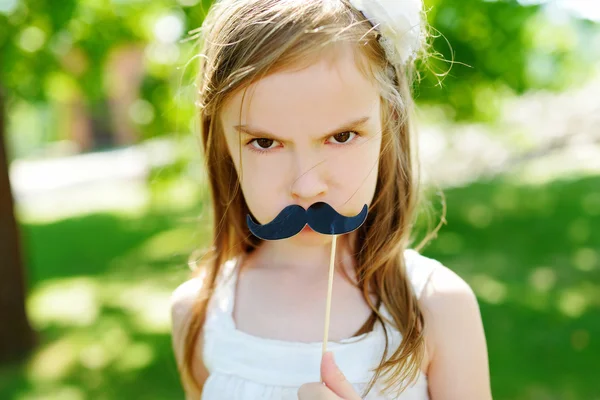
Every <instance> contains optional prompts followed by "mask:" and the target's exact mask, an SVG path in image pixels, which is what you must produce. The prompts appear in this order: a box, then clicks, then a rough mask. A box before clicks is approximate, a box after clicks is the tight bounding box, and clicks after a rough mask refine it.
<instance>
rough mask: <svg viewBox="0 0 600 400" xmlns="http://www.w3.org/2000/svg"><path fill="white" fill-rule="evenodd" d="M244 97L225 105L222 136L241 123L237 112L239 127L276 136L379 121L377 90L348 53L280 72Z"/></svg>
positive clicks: (266, 78)
mask: <svg viewBox="0 0 600 400" xmlns="http://www.w3.org/2000/svg"><path fill="white" fill-rule="evenodd" d="M245 91H246V92H245V96H244V90H240V91H239V92H238V93H235V94H234V95H233V96H232V97H231V98H230V99H229V101H227V102H226V103H225V104H224V107H223V109H222V118H223V121H224V123H225V129H226V130H227V129H228V127H231V126H233V125H238V124H239V123H240V111H241V124H242V125H248V126H252V127H256V128H257V129H263V130H266V131H271V132H272V131H277V132H280V133H283V132H286V131H289V130H290V128H291V127H297V128H298V129H302V130H304V131H307V130H311V128H314V129H315V131H316V132H319V131H323V130H327V129H333V128H335V127H337V126H339V124H340V122H347V121H351V120H356V119H358V118H362V117H365V116H371V117H375V116H378V115H379V103H380V94H379V89H378V86H377V85H376V84H375V83H374V81H373V80H370V79H368V78H367V77H366V76H365V75H364V73H363V72H362V71H361V70H360V69H359V67H358V65H357V62H356V60H355V56H354V54H353V53H352V52H350V51H346V52H340V53H339V55H336V56H335V57H331V56H327V55H324V56H323V57H319V58H317V59H316V60H315V62H313V63H311V64H310V65H309V66H306V67H302V68H293V67H292V68H288V69H283V70H281V71H278V72H276V73H273V74H270V75H268V76H266V77H264V78H262V79H260V80H259V81H257V82H255V83H254V84H252V85H251V86H249V87H248V88H247V89H246V90H245ZM242 101H243V103H242ZM376 119H377V118H371V120H376Z"/></svg>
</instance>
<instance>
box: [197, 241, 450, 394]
mask: <svg viewBox="0 0 600 400" xmlns="http://www.w3.org/2000/svg"><path fill="white" fill-rule="evenodd" d="M404 255H405V259H406V267H407V274H408V277H409V279H410V281H411V284H412V286H413V288H414V290H415V293H416V295H417V297H419V296H420V295H421V292H422V291H423V288H424V286H425V284H426V283H427V280H428V278H429V276H430V275H431V273H432V272H433V270H434V269H435V268H437V267H438V266H440V265H441V264H440V263H439V262H437V261H435V260H433V259H430V258H427V257H424V256H422V255H420V254H419V253H417V252H416V251H414V250H406V252H405V253H404ZM224 267H225V268H224V271H223V272H224V275H223V276H222V279H220V280H219V283H218V285H217V288H216V290H215V292H214V294H213V297H212V298H211V300H210V302H209V304H208V310H207V318H206V322H205V324H204V348H203V361H204V365H205V366H206V368H207V370H208V371H209V373H210V375H209V377H208V379H207V380H206V382H205V385H204V389H203V392H202V399H203V400H241V399H243V400H258V399H265V400H297V399H298V388H299V387H300V386H302V385H303V384H305V383H309V382H319V381H320V375H319V373H320V372H319V368H320V362H321V351H322V349H321V347H322V342H314V343H304V342H291V341H282V340H275V339H268V338H262V337H258V336H254V335H250V334H247V333H245V332H242V331H240V330H238V329H237V328H236V326H235V323H234V320H233V317H232V310H233V304H234V294H235V287H236V279H237V270H238V268H236V263H235V261H233V260H232V261H228V262H227V263H226V264H225V265H224ZM381 311H382V312H383V313H386V312H387V311H386V310H385V308H384V307H382V309H381ZM384 315H385V314H384ZM387 315H389V314H387ZM387 328H388V338H389V340H390V349H395V348H397V346H398V345H399V343H400V341H401V340H402V336H401V334H400V332H398V331H397V330H395V329H393V328H392V327H390V326H389V325H388V326H387ZM384 343H385V336H384V331H383V328H382V326H381V323H379V322H377V323H376V324H375V327H374V329H373V330H372V331H371V332H367V333H364V334H362V335H359V336H355V337H352V338H348V339H343V340H341V341H339V342H328V344H327V350H328V351H332V352H333V353H334V356H335V361H336V363H337V365H338V366H339V368H340V369H341V371H342V372H343V373H344V375H345V376H346V378H347V379H348V381H350V382H351V383H352V385H353V386H354V387H355V389H356V390H357V392H358V393H359V394H361V395H362V393H363V390H364V389H365V388H366V386H367V384H368V382H369V381H370V379H371V377H372V374H373V372H372V370H373V369H374V368H375V367H376V366H377V365H379V361H380V360H381V356H382V354H383V346H384ZM390 354H391V352H390V350H388V356H389V355H390ZM369 370H371V371H369ZM379 389H381V387H380V386H379V384H378V383H376V384H375V386H374V387H373V388H372V389H371V390H370V391H369V393H368V395H367V397H365V399H367V400H383V399H391V398H392V397H389V396H384V395H383V394H382V393H380V390H379ZM395 398H396V399H400V400H429V395H428V390H427V377H426V376H425V375H424V374H423V373H420V374H419V377H418V380H417V381H416V383H414V384H413V385H412V386H409V387H408V388H407V389H406V390H405V391H404V392H403V393H402V394H401V395H400V396H397V397H395Z"/></svg>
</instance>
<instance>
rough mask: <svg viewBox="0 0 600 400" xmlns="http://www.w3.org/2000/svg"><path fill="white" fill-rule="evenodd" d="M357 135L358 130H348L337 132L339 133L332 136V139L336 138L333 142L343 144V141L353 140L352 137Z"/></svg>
mask: <svg viewBox="0 0 600 400" xmlns="http://www.w3.org/2000/svg"><path fill="white" fill-rule="evenodd" d="M355 136H356V132H352V131H348V132H341V133H337V134H335V135H333V136H331V137H330V139H333V140H334V142H333V143H337V144H341V143H347V142H349V141H351V140H352V139H354V137H355Z"/></svg>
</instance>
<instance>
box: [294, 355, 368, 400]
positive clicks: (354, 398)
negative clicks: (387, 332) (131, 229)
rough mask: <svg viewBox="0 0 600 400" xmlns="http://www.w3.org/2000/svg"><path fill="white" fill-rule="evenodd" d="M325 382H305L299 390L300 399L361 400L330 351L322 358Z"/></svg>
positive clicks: (322, 374)
mask: <svg viewBox="0 0 600 400" xmlns="http://www.w3.org/2000/svg"><path fill="white" fill-rule="evenodd" d="M321 379H322V380H323V383H321V382H317V383H305V384H304V385H302V386H300V389H299V390H298V400H361V399H360V396H359V395H358V393H356V391H355V390H354V387H352V384H350V382H348V380H347V379H346V377H345V376H344V374H343V373H342V371H340V370H339V368H338V366H337V365H336V364H335V361H334V360H333V353H332V352H330V351H328V352H326V353H325V354H324V355H323V358H322V359H321Z"/></svg>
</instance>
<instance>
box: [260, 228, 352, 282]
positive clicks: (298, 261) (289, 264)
mask: <svg viewBox="0 0 600 400" xmlns="http://www.w3.org/2000/svg"><path fill="white" fill-rule="evenodd" d="M349 236H350V235H343V236H338V237H337V238H336V241H337V242H336V256H335V263H336V265H337V266H338V267H339V266H341V265H344V266H346V267H351V266H352V256H351V251H350V249H349V243H350V241H349V239H350V238H349ZM294 239H295V238H290V239H285V240H277V241H264V242H263V243H262V244H261V245H260V246H259V247H258V248H257V249H256V250H255V251H254V252H253V253H254V254H253V255H252V257H251V258H252V259H253V260H252V264H253V265H254V266H256V267H261V268H288V269H293V270H298V271H304V272H307V273H315V272H317V271H323V273H325V274H326V273H327V271H328V267H329V262H330V257H331V243H332V239H329V240H325V241H321V242H317V243H315V242H312V243H311V242H307V241H302V240H294Z"/></svg>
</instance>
